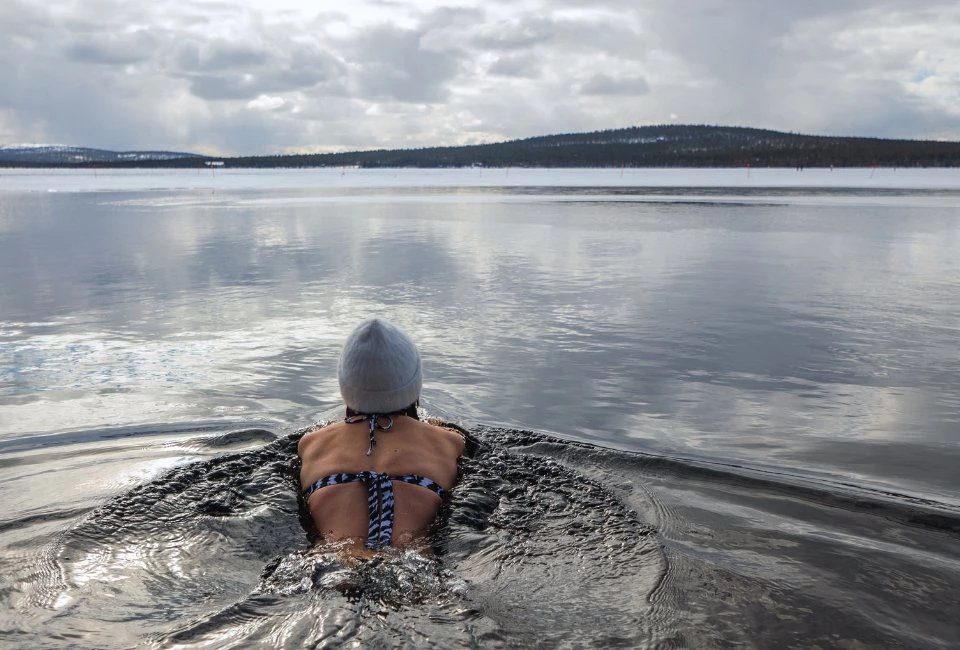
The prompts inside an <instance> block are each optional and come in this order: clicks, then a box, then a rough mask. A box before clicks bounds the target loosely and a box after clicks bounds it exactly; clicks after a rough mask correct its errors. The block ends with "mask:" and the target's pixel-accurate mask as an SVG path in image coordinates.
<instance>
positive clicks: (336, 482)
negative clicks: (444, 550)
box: [297, 318, 465, 558]
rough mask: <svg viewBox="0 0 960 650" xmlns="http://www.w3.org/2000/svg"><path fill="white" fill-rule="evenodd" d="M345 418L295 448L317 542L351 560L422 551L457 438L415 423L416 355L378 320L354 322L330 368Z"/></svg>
mask: <svg viewBox="0 0 960 650" xmlns="http://www.w3.org/2000/svg"><path fill="white" fill-rule="evenodd" d="M337 374H338V378H339V381H340V395H341V396H342V397H343V401H344V403H345V405H346V419H345V420H344V421H342V422H336V423H334V424H330V425H328V426H325V427H323V428H320V429H315V430H313V431H311V432H309V433H307V434H306V435H304V436H303V438H301V439H300V443H299V446H298V448H297V453H298V455H299V456H300V459H301V461H302V465H301V468H300V489H301V490H302V491H303V497H304V500H305V501H306V503H307V508H308V510H309V511H310V516H311V518H312V519H313V524H314V526H315V528H316V530H317V532H318V533H319V535H320V537H321V540H322V541H323V542H325V543H337V545H338V546H342V547H343V548H344V550H345V551H346V552H347V553H348V554H349V555H351V556H353V557H360V558H363V557H371V556H372V555H373V554H374V552H375V551H377V550H379V549H383V548H386V547H398V548H402V547H407V546H412V545H413V546H415V545H418V544H422V543H423V540H424V538H425V536H426V533H427V530H428V529H429V527H430V524H431V523H432V522H433V520H434V518H435V517H436V516H437V512H438V511H439V509H440V505H441V503H442V502H443V498H444V496H445V495H446V494H447V493H448V492H449V491H450V490H451V489H452V488H453V484H454V482H455V480H456V477H457V459H458V458H459V457H460V456H461V454H463V451H464V444H465V442H464V438H463V436H462V435H461V434H459V433H456V432H454V431H451V430H448V429H444V428H442V427H438V426H434V425H432V424H428V423H426V422H422V421H421V420H420V419H419V417H418V416H417V405H418V402H419V399H420V388H421V386H422V369H421V363H420V353H419V352H418V351H417V347H416V345H414V343H413V341H412V340H410V338H409V337H408V336H407V335H406V334H405V333H404V332H403V331H402V330H400V329H399V328H397V327H396V326H394V325H392V324H390V323H388V322H387V321H385V320H381V319H376V318H375V319H373V320H368V321H366V322H364V323H361V324H360V325H359V326H358V327H357V328H356V329H355V330H354V331H353V333H351V334H350V336H349V337H348V338H347V341H346V343H344V346H343V350H342V351H341V353H340V362H339V364H338V367H337Z"/></svg>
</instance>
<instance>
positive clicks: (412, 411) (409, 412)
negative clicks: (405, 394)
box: [347, 401, 420, 420]
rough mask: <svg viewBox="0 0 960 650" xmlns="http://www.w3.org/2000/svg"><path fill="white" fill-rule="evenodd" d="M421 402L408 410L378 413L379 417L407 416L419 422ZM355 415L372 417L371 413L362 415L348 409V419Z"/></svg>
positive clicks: (415, 403)
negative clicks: (418, 409) (418, 408)
mask: <svg viewBox="0 0 960 650" xmlns="http://www.w3.org/2000/svg"><path fill="white" fill-rule="evenodd" d="M419 404H420V402H419V401H416V402H414V403H413V404H411V405H410V406H408V407H407V408H403V409H400V410H399V411H393V412H391V413H377V415H406V416H407V417H408V418H413V419H414V420H419V419H420V416H419V415H417V406H419ZM355 415H370V414H369V413H361V412H359V411H354V410H353V409H352V408H350V407H349V406H348V407H347V417H348V418H352V417H353V416H355Z"/></svg>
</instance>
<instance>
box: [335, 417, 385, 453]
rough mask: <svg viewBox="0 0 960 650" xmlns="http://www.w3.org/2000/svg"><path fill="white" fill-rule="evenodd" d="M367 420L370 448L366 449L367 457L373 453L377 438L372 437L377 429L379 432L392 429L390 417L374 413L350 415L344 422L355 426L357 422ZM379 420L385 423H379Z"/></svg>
mask: <svg viewBox="0 0 960 650" xmlns="http://www.w3.org/2000/svg"><path fill="white" fill-rule="evenodd" d="M365 420H369V422H370V446H369V447H367V456H369V455H370V454H372V453H373V448H374V447H375V446H376V444H377V438H376V436H374V433H375V432H376V430H377V429H380V430H381V431H389V430H390V429H392V428H393V416H392V415H377V414H376V413H369V414H368V413H358V414H357V415H351V416H350V417H348V418H347V419H346V420H344V422H346V423H347V424H357V423H358V422H363V421H365ZM381 420H386V421H387V423H386V424H383V423H381Z"/></svg>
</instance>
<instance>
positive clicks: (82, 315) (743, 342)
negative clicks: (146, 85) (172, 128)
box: [0, 170, 960, 647]
mask: <svg viewBox="0 0 960 650" xmlns="http://www.w3.org/2000/svg"><path fill="white" fill-rule="evenodd" d="M481 173H485V174H486V178H485V179H484V180H482V181H481V180H480V179H481V178H482V177H481ZM630 173H631V172H629V171H628V172H627V173H626V174H623V173H622V172H619V171H618V172H606V173H605V175H603V174H600V173H599V172H589V173H583V174H581V175H580V176H571V172H563V173H562V174H560V175H558V176H556V177H554V181H553V182H552V183H551V182H548V181H549V178H550V176H549V174H550V173H549V172H530V173H529V174H530V175H528V176H526V177H524V175H523V174H524V172H523V171H522V170H519V171H518V170H507V171H505V170H500V171H496V172H495V171H493V170H484V171H483V172H478V171H477V170H465V171H461V172H437V173H433V174H430V173H424V172H416V173H414V172H411V173H409V174H408V175H405V172H402V171H400V172H389V173H384V172H381V173H378V174H373V175H367V176H363V174H361V173H360V172H359V171H358V170H343V171H341V172H338V173H337V174H331V173H328V174H327V175H326V176H323V175H319V174H317V175H313V176H307V175H306V174H304V173H301V174H300V175H296V174H294V175H292V176H291V175H283V174H277V175H276V176H270V175H266V177H265V176H264V175H246V176H243V175H234V176H230V175H221V176H215V175H211V176H210V177H207V176H203V177H202V179H201V180H200V181H198V180H197V178H196V176H195V175H189V174H186V175H185V174H180V175H176V174H169V173H160V174H146V173H143V174H140V175H136V174H117V175H114V176H110V175H107V178H106V180H104V179H103V178H102V177H101V176H97V177H95V178H94V179H91V178H89V177H88V176H84V177H80V178H78V177H77V175H73V176H70V175H63V174H59V175H58V174H48V175H42V174H37V173H29V174H23V175H22V176H21V177H19V178H12V177H11V176H10V175H9V174H6V173H5V174H4V177H3V179H2V181H3V183H4V185H3V186H2V187H0V497H2V498H3V499H4V502H5V503H6V504H8V506H7V509H6V512H5V514H4V515H3V521H0V547H2V549H3V550H2V551H0V564H2V566H0V569H2V573H3V574H4V575H7V576H12V577H11V578H7V579H4V581H3V583H0V587H2V589H3V594H4V595H3V596H2V602H3V604H4V607H5V608H6V611H7V613H6V614H3V615H0V627H2V628H4V629H6V630H7V633H8V634H14V633H19V634H21V635H22V637H21V638H23V639H25V640H26V639H29V640H30V641H29V642H27V641H25V643H26V644H27V645H32V644H33V643H34V642H35V641H36V640H37V638H38V636H37V634H38V631H39V630H41V629H42V630H47V631H48V632H49V633H50V634H51V635H52V636H51V637H50V639H49V641H48V642H49V644H50V645H54V646H56V645H71V644H76V645H91V644H92V645H111V644H114V645H116V646H117V647H127V646H129V645H131V644H134V643H140V642H144V641H146V642H148V643H154V644H159V645H164V644H166V645H175V644H178V643H182V644H187V645H189V644H202V643H206V642H213V641H214V640H216V641H217V643H221V642H222V644H225V643H226V642H227V641H228V640H230V642H231V643H233V642H235V643H237V644H238V645H243V644H244V643H251V642H254V641H260V642H264V643H282V644H288V645H291V646H297V647H299V646H301V645H304V644H320V645H323V644H324V643H330V644H333V643H342V642H345V641H348V640H359V641H362V642H364V643H379V642H382V641H384V640H385V639H394V640H396V639H403V640H405V641H404V642H406V643H409V644H411V645H416V644H424V643H426V642H427V640H430V642H432V643H436V644H437V645H438V646H440V647H444V646H446V647H449V646H450V645H470V644H473V643H478V644H481V645H484V644H486V645H511V644H512V645H517V646H521V645H529V644H536V643H541V644H542V645H544V646H547V647H553V646H557V645H561V646H562V645H574V646H576V645H597V644H601V645H617V644H622V645H628V646H658V645H660V646H664V647H666V646H671V645H673V646H676V645H679V646H685V645H686V646H690V647H711V646H721V645H724V644H725V643H728V642H729V643H736V644H742V645H756V646H757V647H771V646H777V645H782V646H786V645H790V644H794V645H798V646H809V645H812V644H815V643H819V644H821V645H826V646H830V645H842V644H843V643H848V644H849V643H863V644H866V645H867V647H871V646H873V647H897V646H900V647H949V646H950V645H951V643H952V642H954V641H957V640H958V629H957V625H956V623H955V622H953V615H952V614H951V612H955V611H956V610H957V604H958V603H957V597H956V595H955V594H956V593H958V591H957V587H958V586H960V558H958V554H957V553H956V550H955V549H956V548H957V545H956V543H957V541H958V530H960V526H958V525H957V521H958V517H957V514H958V508H960V489H958V480H957V478H956V467H957V466H958V463H960V445H958V444H957V443H958V437H960V433H958V432H960V397H958V395H960V391H958V388H960V378H958V372H957V368H958V367H960V351H958V348H957V346H956V339H957V334H958V332H960V300H958V297H960V209H958V208H960V193H958V191H957V189H956V187H957V185H953V186H951V182H955V181H950V182H948V181H945V180H944V179H945V176H944V174H943V173H942V170H937V173H936V174H934V175H932V176H916V175H915V176H912V177H911V176H909V175H906V176H905V175H904V170H900V171H899V172H897V173H899V174H901V176H899V177H897V178H898V179H903V178H907V179H908V181H905V182H900V183H899V184H898V183H895V182H893V181H892V180H890V179H891V178H892V174H893V172H892V171H889V170H888V172H885V173H887V174H888V175H887V176H885V177H884V180H883V182H882V183H878V182H877V177H876V176H875V175H873V176H870V175H869V174H875V172H873V171H871V170H859V171H856V170H844V173H845V174H846V176H845V178H848V179H852V180H851V181H850V182H849V183H846V184H845V183H843V182H838V181H836V180H835V179H836V177H833V176H827V174H828V173H829V172H826V171H822V172H818V173H819V174H820V177H821V182H819V183H817V182H816V177H811V176H810V175H809V174H807V175H805V176H803V175H800V174H799V173H796V174H794V175H793V176H790V177H789V179H788V180H789V182H783V181H779V182H774V180H776V179H783V178H787V175H788V174H790V173H792V172H787V171H782V170H779V171H777V172H776V173H775V174H774V175H773V176H771V177H769V178H766V179H765V177H763V173H762V171H760V170H755V171H754V172H753V174H752V176H753V178H752V179H751V180H752V181H753V185H757V186H759V187H751V186H749V185H750V183H749V182H747V181H745V180H744V179H743V178H742V177H741V175H742V174H743V173H744V172H743V171H742V170H729V171H728V172H727V176H726V185H724V183H722V182H720V181H718V180H717V179H718V178H720V179H721V180H723V179H722V178H721V177H722V176H723V175H722V174H720V175H719V176H718V172H714V171H711V172H710V173H709V174H707V175H706V176H705V177H704V178H706V180H707V181H709V182H704V183H703V185H700V184H698V183H697V182H696V181H697V180H698V178H697V176H696V175H694V173H693V172H689V173H687V176H686V177H683V176H682V175H681V176H678V177H671V178H672V179H673V180H672V181H671V182H663V183H661V184H659V185H648V184H644V182H645V181H648V180H649V178H648V177H643V176H639V175H638V176H634V177H631V176H630ZM771 173H772V174H773V172H771ZM805 173H806V172H805ZM857 173H859V174H860V175H859V176H856V174H857ZM501 174H502V178H498V177H499V176H500V175H501ZM511 174H512V177H510V175H511ZM638 174H639V172H638ZM734 174H736V176H734ZM338 177H339V178H342V179H350V180H349V181H347V180H343V181H337V178H338ZM625 177H626V180H623V179H624V178H625ZM251 178H253V179H254V180H250V179H251ZM358 178H359V180H358ZM508 178H509V180H508ZM678 178H679V179H680V180H683V179H684V178H686V183H685V184H684V183H682V182H680V180H677V179H678ZM771 178H773V179H774V180H771ZM811 178H813V180H810V179H811ZM911 178H912V179H913V180H912V181H910V180H909V179H911ZM318 179H319V180H318ZM545 179H546V180H545ZM918 179H919V180H918ZM661 180H663V179H661ZM701 180H702V179H701ZM948 180H949V179H948ZM18 183H19V185H18ZM58 184H59V187H58ZM102 184H105V186H103V185H102ZM671 185H672V186H671ZM744 185H747V186H744ZM951 187H952V188H953V189H951ZM151 188H155V189H151ZM172 188H179V189H172ZM47 189H59V190H61V191H57V192H48V191H46V190H47ZM376 315H381V316H386V317H387V318H389V319H391V320H393V321H395V322H397V323H399V324H400V325H401V326H403V327H404V328H405V329H406V330H407V331H409V332H410V334H411V335H412V336H413V338H414V339H415V340H416V341H417V342H418V343H419V345H420V347H421V351H422V354H423V356H424V363H425V386H424V404H425V406H426V408H427V410H428V411H429V412H430V413H432V414H434V415H440V416H443V417H446V418H448V419H450V420H453V421H457V422H459V423H461V424H462V425H464V426H466V427H468V428H469V429H471V430H472V431H474V432H476V435H477V437H478V439H481V440H483V441H484V442H485V445H486V447H485V449H487V450H488V452H487V453H485V454H482V455H481V456H479V457H478V458H477V459H476V460H475V461H474V462H473V464H472V465H471V466H470V467H469V468H468V471H467V472H466V473H465V476H464V484H463V485H464V488H463V490H461V491H460V496H458V497H456V499H460V501H459V502H455V503H454V504H453V506H455V507H453V508H452V509H451V514H450V519H449V521H447V524H446V526H445V527H442V529H441V530H439V531H438V533H437V539H436V540H435V541H436V545H437V548H438V553H439V555H438V560H437V561H435V564H431V565H430V568H429V570H426V569H424V567H423V566H421V565H419V564H418V562H421V560H422V558H420V559H417V558H410V557H407V558H403V557H401V558H393V559H391V560H390V561H389V562H387V563H386V564H385V565H384V566H383V567H380V568H379V569H370V570H369V571H372V573H370V572H368V573H367V574H360V573H356V572H353V573H351V572H349V571H348V572H344V570H343V569H342V568H337V567H332V566H327V565H325V564H324V562H325V561H326V560H324V559H323V558H318V557H313V556H310V555H309V553H307V551H306V537H305V535H304V532H303V531H302V529H301V528H300V524H299V520H298V518H297V502H296V496H295V490H294V488H293V483H292V481H293V478H292V477H293V476H294V475H295V467H293V466H291V465H290V464H289V463H290V462H291V454H290V453H289V451H290V447H289V442H284V441H286V440H287V436H288V434H291V433H292V432H293V431H295V430H296V429H299V428H300V427H302V426H304V425H306V424H308V423H310V422H312V421H314V420H316V419H317V418H319V417H332V416H334V415H335V410H331V409H334V408H335V405H336V404H337V400H338V395H337V386H336V377H335V367H336V355H337V351H338V349H339V345H340V343H341V342H342V340H343V338H344V337H345V336H346V334H347V333H348V332H349V331H350V329H352V327H353V326H354V325H356V324H357V323H358V322H359V321H360V320H362V319H364V318H368V317H372V316H376ZM524 432H526V433H524ZM211 463H212V464H214V465H217V464H223V463H228V464H229V463H233V465H230V467H231V468H232V469H231V470H230V471H224V472H223V473H222V474H217V473H216V472H215V471H214V473H213V475H212V476H211V475H210V472H211V471H213V470H215V468H213V469H212V466H211V465H210V464H211ZM551 473H552V474H551ZM232 475H236V476H245V477H248V478H249V479H250V481H249V482H246V483H244V482H242V481H241V482H239V483H238V482H236V481H234V482H231V481H233V479H231V476H232ZM544 476H554V477H555V479H556V480H550V481H545V480H544V479H543V477H544ZM198 482H199V483H198ZM579 482H584V484H585V485H588V486H590V487H589V488H585V489H584V490H583V491H582V492H578V491H577V490H576V489H575V487H574V486H576V485H577V484H578V483H579ZM194 483H197V484H198V485H201V486H205V487H206V488H207V490H206V491H204V490H200V489H193V488H191V487H190V486H191V485H193V484H194ZM170 485H180V486H181V488H178V489H174V490H171V489H170V487H169V486H170ZM245 486H246V487H245ZM251 486H253V487H251ZM211 492H212V493H215V494H220V497H216V498H226V501H224V502H223V503H220V502H218V501H216V498H214V497H211V496H210V493H211ZM223 494H228V495H229V494H232V495H234V496H233V497H229V498H227V497H223ZM484 494H486V495H495V498H494V497H490V498H491V499H493V500H492V501H489V502H488V501H484V500H483V499H482V498H481V495H484ZM471 495H473V496H471ZM212 498H213V499H214V500H213V501H211V499H212ZM231 498H232V499H234V500H233V501H231V500H230V499H231ZM456 499H455V501H456ZM471 499H472V500H471ZM158 503H163V504H166V505H164V507H163V508H160V510H159V512H158V510H157V507H158V506H157V504H158ZM118 512H124V513H127V516H129V517H130V518H132V522H133V523H130V522H129V521H128V520H127V519H125V518H118V515H117V513H118ZM458 512H459V513H465V514H462V516H461V519H457V517H458V514H457V513H458ZM597 513H599V515H598V514H597ZM305 554H306V555H305ZM431 562H434V561H432V560H431ZM211 563H212V565H211ZM211 566H212V567H216V569H215V570H213V569H211V568H210V567H211ZM377 571H380V573H377ZM571 575H578V576H580V580H579V582H578V583H577V584H578V585H579V586H578V587H577V588H576V589H571V588H569V585H568V582H569V580H570V576H571ZM371 576H372V577H371ZM412 576H418V578H417V579H413V577H412ZM423 576H428V577H429V579H427V578H424V579H423V580H420V579H419V578H422V577H423ZM430 576H432V577H430ZM175 584H179V586H174V585H175ZM343 585H347V586H346V587H344V586H343ZM357 585H359V587H358V586H357ZM364 585H366V586H364ZM390 585H393V586H392V587H391V586H390ZM351 594H352V595H351ZM357 594H359V596H357ZM378 598H379V600H378ZM106 599H111V602H113V603H114V606H113V607H111V608H105V607H104V603H105V602H106ZM378 602H379V603H380V604H379V605H376V603H378ZM428 602H429V603H432V604H424V603H428ZM371 603H374V605H376V606H373V605H371ZM601 603H602V605H601ZM371 607H372V609H371ZM378 608H379V609H378ZM381 609H382V610H383V611H380V610H381ZM401 611H402V614H401V613H398V612H401ZM377 612H379V613H377ZM383 612H387V613H386V614H384V613H383ZM591 617H593V619H595V620H596V621H598V623H597V626H596V628H595V629H594V628H590V627H589V626H587V627H584V626H583V625H579V623H580V622H582V621H584V620H588V619H590V618H591ZM578 626H579V627H578ZM548 630H553V631H554V632H550V633H548ZM50 631H52V632H50ZM57 635H62V638H59V639H58V638H57ZM71 635H75V636H71ZM11 638H15V637H11ZM71 639H73V641H71Z"/></svg>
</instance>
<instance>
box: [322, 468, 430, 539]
mask: <svg viewBox="0 0 960 650" xmlns="http://www.w3.org/2000/svg"><path fill="white" fill-rule="evenodd" d="M394 481H403V482H404V483H410V484H412V485H419V486H420V487H422V488H426V489H428V490H430V491H432V492H434V493H435V494H436V495H437V496H439V497H440V498H441V499H442V498H443V497H445V496H446V494H447V491H446V490H445V489H443V486H441V485H440V484H439V483H437V482H436V481H434V480H432V479H429V478H427V477H426V476H419V475H417V474H404V475H402V476H390V475H389V474H381V473H380V472H354V473H346V472H344V473H340V474H331V475H330V476H324V477H323V478H321V479H319V480H317V481H315V482H314V483H313V484H312V485H311V486H310V487H308V488H307V489H306V490H304V491H303V500H304V501H306V500H307V499H309V498H310V495H311V494H313V493H314V492H316V491H317V490H319V489H321V488H325V487H328V486H331V485H342V484H343V483H359V482H363V483H366V484H367V509H368V510H369V511H370V525H369V526H368V527H367V548H369V549H371V550H377V549H381V548H385V547H387V546H390V542H391V540H392V539H393V482H394Z"/></svg>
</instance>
